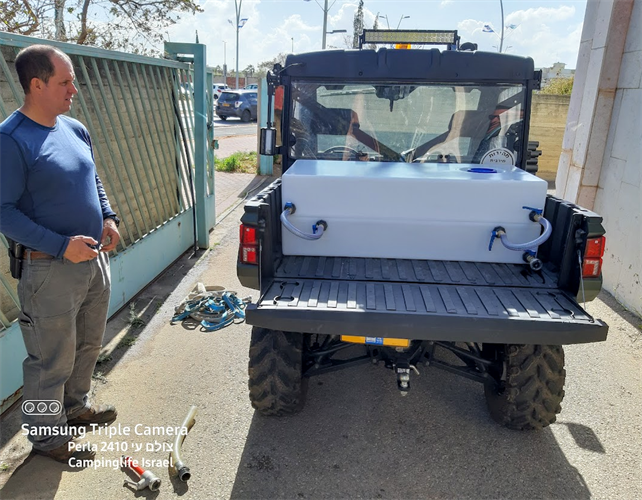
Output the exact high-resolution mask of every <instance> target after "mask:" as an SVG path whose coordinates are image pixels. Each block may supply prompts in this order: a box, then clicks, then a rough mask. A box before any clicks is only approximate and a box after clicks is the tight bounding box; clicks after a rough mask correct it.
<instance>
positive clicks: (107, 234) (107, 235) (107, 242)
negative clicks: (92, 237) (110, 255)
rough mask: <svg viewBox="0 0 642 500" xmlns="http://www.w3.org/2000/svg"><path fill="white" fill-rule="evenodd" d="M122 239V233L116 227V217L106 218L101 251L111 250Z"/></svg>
mask: <svg viewBox="0 0 642 500" xmlns="http://www.w3.org/2000/svg"><path fill="white" fill-rule="evenodd" d="M119 241H120V233H119V232H118V228H117V227H116V223H115V222H114V219H105V220H104V221H103V235H102V238H101V239H100V243H101V244H102V248H101V249H100V251H101V252H109V251H111V250H113V249H114V248H116V245H118V242H119Z"/></svg>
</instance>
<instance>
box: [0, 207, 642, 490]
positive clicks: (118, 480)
mask: <svg viewBox="0 0 642 500" xmlns="http://www.w3.org/2000/svg"><path fill="white" fill-rule="evenodd" d="M241 214H242V206H239V208H237V209H236V210H235V211H234V212H232V213H231V214H230V215H229V216H228V217H227V218H225V219H224V220H223V222H222V223H221V224H220V225H219V226H217V228H216V229H215V232H214V236H213V237H214V240H215V241H214V246H213V250H212V251H211V253H210V254H209V256H208V257H206V259H205V260H204V261H203V262H202V263H201V264H199V265H197V266H196V267H194V268H193V269H191V271H190V272H189V273H188V274H187V275H186V276H185V277H184V278H183V280H182V281H181V282H180V283H177V284H176V285H174V286H173V287H172V288H171V289H172V290H174V292H173V293H172V295H171V296H170V297H169V298H168V299H167V300H166V301H165V302H164V303H163V305H162V306H160V307H158V308H153V309H154V311H155V314H154V316H153V317H152V318H151V319H150V320H149V321H148V324H147V326H146V327H145V329H144V330H143V331H142V332H141V333H140V334H139V335H138V337H137V338H138V340H137V341H136V343H135V345H134V346H132V347H130V348H129V349H128V350H127V352H126V354H125V355H124V356H123V357H122V359H120V358H119V359H118V362H117V363H116V360H114V363H115V365H114V366H113V368H111V369H110V370H108V371H105V374H104V375H105V377H106V380H107V382H106V383H105V384H104V385H100V384H99V385H98V386H97V398H98V399H99V401H104V402H115V403H116V404H117V406H118V409H119V419H118V423H119V424H120V425H122V426H132V427H133V426H134V425H135V424H138V423H142V424H145V425H148V426H161V425H176V424H177V423H179V422H181V421H182V420H183V418H184V416H185V414H186V412H187V409H188V408H189V406H190V405H191V404H196V405H197V406H198V414H197V417H196V425H195V426H194V428H193V429H192V430H191V432H190V434H189V435H188V436H187V438H186V440H185V444H184V445H183V459H184V460H185V461H186V463H187V465H188V466H189V467H190V468H191V471H192V478H191V479H190V481H189V482H188V483H181V482H180V481H178V480H176V479H170V478H169V477H168V475H167V470H166V469H164V468H162V467H154V468H153V469H154V472H155V473H156V474H157V475H159V477H161V478H162V481H163V486H162V487H161V490H160V491H159V492H158V493H151V492H149V491H148V490H145V491H143V492H140V493H137V494H135V493H133V492H131V491H128V490H127V489H126V488H125V487H123V486H122V480H123V478H124V477H125V474H124V473H123V472H122V471H119V470H112V469H111V468H109V467H100V468H97V469H95V470H94V469H91V468H88V469H85V470H83V471H77V470H70V469H69V468H68V467H65V466H62V465H60V464H55V463H54V462H52V461H48V460H45V459H43V458H42V457H33V458H30V459H28V460H27V462H26V463H25V464H23V465H22V466H21V467H20V468H19V469H18V470H16V471H15V472H13V473H12V476H11V478H10V479H9V481H8V482H7V484H6V485H5V488H4V489H3V490H2V491H0V497H1V498H3V499H7V500H8V499H14V498H15V499H17V498H24V499H29V500H33V499H35V498H46V499H54V498H55V499H65V500H92V499H96V500H111V499H114V500H115V499H122V498H133V497H135V496H136V497H141V496H142V497H144V498H153V499H157V500H165V499H170V498H177V497H181V498H184V499H189V500H192V499H195V500H210V499H213V498H234V499H271V498H286V499H306V498H307V499H316V498H346V499H356V498H390V499H457V500H459V499H481V498H503V499H511V500H513V499H535V498H549V499H565V500H566V499H573V500H575V499H622V500H634V499H639V498H642V464H641V458H640V450H642V375H641V370H640V366H641V364H642V335H641V332H640V320H639V318H635V317H634V316H632V315H630V314H628V313H626V311H624V310H623V309H622V308H621V307H620V306H618V305H617V304H616V303H615V301H613V299H612V298H610V297H609V296H607V295H604V294H603V295H602V296H601V297H600V298H599V299H597V300H595V301H594V302H592V303H591V304H589V306H588V309H589V312H591V313H592V314H593V315H594V316H596V317H598V318H600V319H603V320H604V321H606V322H607V323H608V324H609V325H610V332H609V338H608V340H607V341H606V342H603V343H596V344H586V345H575V346H568V347H566V348H565V351H566V370H567V384H566V398H565V400H564V402H563V404H562V407H563V411H562V413H561V414H560V415H559V417H558V421H557V423H555V424H553V425H551V426H550V427H549V428H546V429H545V430H542V431H539V432H516V431H510V430H507V429H505V428H502V427H501V426H499V425H497V424H496V423H495V422H493V421H492V420H491V418H490V417H489V415H488V412H487V410H486V407H485V402H484V396H483V388H482V387H481V385H479V384H476V383H474V382H472V381H468V380H466V379H463V378H460V377H457V376H454V375H451V374H448V373H445V372H442V371H439V370H437V369H425V368H424V369H422V370H421V376H419V377H417V376H414V375H413V377H412V390H411V391H410V393H409V394H408V396H406V397H401V396H400V395H399V393H398V391H397V388H396V382H395V377H394V375H393V373H392V372H391V371H388V370H386V369H385V368H383V367H380V366H378V367H375V366H370V365H363V366H359V367H357V368H352V369H348V370H344V371H339V372H334V373H330V374H327V375H324V376H320V377H316V378H313V379H311V380H310V383H309V390H308V397H307V404H306V406H305V408H304V409H303V410H302V412H301V413H299V414H297V415H294V416H290V417H286V418H264V417H260V416H258V415H257V414H255V412H254V411H253V410H252V408H251V406H250V404H249V401H248V396H247V353H248V346H249V336H250V327H249V326H248V325H246V324H236V325H231V326H229V327H227V328H225V329H223V330H221V331H219V332H214V333H202V332H199V331H198V330H193V329H186V328H183V327H182V326H181V325H175V326H170V325H169V318H170V317H171V315H172V312H173V308H174V306H175V305H176V304H177V303H179V302H180V300H181V299H182V298H183V297H184V296H185V295H186V294H187V291H189V290H190V289H191V288H192V286H193V285H194V283H195V282H197V281H202V282H204V283H206V284H208V285H223V286H225V287H227V288H228V289H231V290H236V291H237V292H238V294H239V296H241V297H242V296H245V295H250V294H253V295H254V298H255V299H256V291H254V290H249V289H245V288H243V287H241V286H240V284H239V282H238V280H237V278H236V270H235V264H236V258H237V251H238V248H237V238H238V220H239V217H240V215H241ZM176 273H177V276H178V278H180V277H182V274H183V271H180V270H179V271H176ZM178 278H177V279H178ZM154 286H159V285H154ZM166 286H167V285H166ZM145 293H146V295H147V296H149V298H150V304H154V303H156V302H155V301H157V300H158V298H159V297H162V294H160V292H158V291H157V289H154V287H153V286H152V287H150V288H149V289H148V290H146V292H145ZM152 297H153V299H152ZM139 301H141V302H144V301H145V299H144V298H140V299H139ZM89 438H90V439H91V440H92V442H95V443H97V444H100V442H101V441H105V438H101V437H100V436H96V435H94V436H93V437H92V436H91V435H90V436H89ZM119 439H120V440H123V439H128V440H130V441H137V442H139V443H145V442H147V441H149V440H150V439H151V438H146V437H136V436H131V437H128V438H118V437H115V438H113V439H112V441H118V440H119ZM157 439H158V440H159V441H165V439H164V438H163V437H162V436H160V437H158V438H157ZM120 454H121V453H119V452H118V450H111V451H110V450H105V451H100V453H99V455H100V456H101V457H103V458H117V457H119V456H120ZM138 455H140V456H145V457H148V458H152V459H163V458H166V457H167V453H164V452H158V453H155V454H151V455H150V454H149V453H147V454H144V453H142V452H141V453H139V454H138ZM139 458H140V457H139Z"/></svg>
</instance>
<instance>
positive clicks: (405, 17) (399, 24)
mask: <svg viewBox="0 0 642 500" xmlns="http://www.w3.org/2000/svg"><path fill="white" fill-rule="evenodd" d="M409 18H410V16H404V15H403V14H401V19H399V23H398V24H397V29H399V26H401V21H403V20H404V19H409ZM387 20H388V19H386V21H387Z"/></svg>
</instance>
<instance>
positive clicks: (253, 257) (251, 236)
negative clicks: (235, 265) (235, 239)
mask: <svg viewBox="0 0 642 500" xmlns="http://www.w3.org/2000/svg"><path fill="white" fill-rule="evenodd" d="M239 239H240V245H239V260H240V261H241V262H242V263H243V264H258V263H259V256H258V254H259V252H258V248H259V240H258V238H257V234H256V228H255V227H251V226H246V225H245V224H241V227H240V234H239Z"/></svg>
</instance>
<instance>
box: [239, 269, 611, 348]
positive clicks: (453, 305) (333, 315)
mask: <svg viewBox="0 0 642 500" xmlns="http://www.w3.org/2000/svg"><path fill="white" fill-rule="evenodd" d="M246 320H247V322H248V323H249V324H251V325H255V326H260V327H263V328H269V329H273V330H283V331H293V332H302V333H319V334H329V335H340V334H343V335H361V336H364V335H365V336H371V337H393V338H407V339H415V340H440V341H451V342H482V343H500V344H552V345H559V344H576V343H585V342H599V341H603V340H606V336H607V332H608V326H607V325H606V324H605V323H603V322H601V321H599V320H595V319H593V318H591V317H590V316H589V315H588V314H587V313H586V312H585V311H584V310H583V309H582V308H581V307H580V306H579V305H578V304H577V303H575V301H574V300H573V299H571V298H569V297H568V296H567V295H566V294H564V293H563V292H561V291H559V290H556V289H554V290H551V289H548V290H541V289H540V290H533V289H529V288H523V287H489V286H459V285H431V284H415V283H409V284H407V283H386V282H354V281H338V280H334V281H326V280H313V279H299V280H296V281H294V280H276V281H274V282H273V283H272V284H271V285H270V287H269V288H268V290H267V292H266V293H265V294H264V295H263V297H262V298H261V300H260V301H259V303H258V304H250V305H249V306H248V308H247V310H246Z"/></svg>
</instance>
